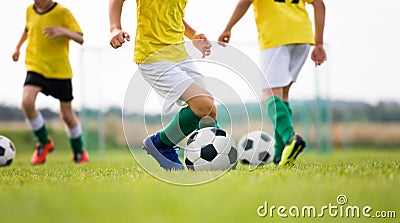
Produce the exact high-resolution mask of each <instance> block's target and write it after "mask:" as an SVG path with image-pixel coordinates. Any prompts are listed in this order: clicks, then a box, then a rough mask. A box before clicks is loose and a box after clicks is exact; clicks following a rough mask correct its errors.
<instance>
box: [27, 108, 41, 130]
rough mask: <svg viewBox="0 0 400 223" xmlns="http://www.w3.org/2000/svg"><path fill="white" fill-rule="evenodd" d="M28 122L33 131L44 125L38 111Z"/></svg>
mask: <svg viewBox="0 0 400 223" xmlns="http://www.w3.org/2000/svg"><path fill="white" fill-rule="evenodd" d="M28 122H29V124H30V125H31V128H32V130H33V131H37V130H39V129H41V128H42V127H43V126H44V118H43V116H42V114H41V113H40V112H38V115H37V116H36V117H35V118H33V119H31V120H28Z"/></svg>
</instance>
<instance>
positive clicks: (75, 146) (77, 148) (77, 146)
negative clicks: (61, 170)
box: [69, 135, 83, 154]
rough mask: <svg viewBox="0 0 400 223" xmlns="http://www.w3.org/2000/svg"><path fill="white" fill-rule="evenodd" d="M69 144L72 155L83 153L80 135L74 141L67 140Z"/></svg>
mask: <svg viewBox="0 0 400 223" xmlns="http://www.w3.org/2000/svg"><path fill="white" fill-rule="evenodd" d="M69 144H70V145H71V148H72V151H73V152H74V154H77V153H83V140H82V135H80V136H79V137H78V138H76V139H72V138H70V139H69Z"/></svg>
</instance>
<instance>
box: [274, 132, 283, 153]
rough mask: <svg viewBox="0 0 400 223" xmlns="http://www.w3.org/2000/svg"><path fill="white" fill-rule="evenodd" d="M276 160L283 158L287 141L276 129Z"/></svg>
mask: <svg viewBox="0 0 400 223" xmlns="http://www.w3.org/2000/svg"><path fill="white" fill-rule="evenodd" d="M274 148H275V153H274V160H281V157H282V152H283V149H284V148H285V143H284V142H283V141H282V138H281V137H280V136H279V134H278V133H277V132H276V131H275V133H274Z"/></svg>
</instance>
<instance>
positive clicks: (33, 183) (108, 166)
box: [0, 149, 400, 223]
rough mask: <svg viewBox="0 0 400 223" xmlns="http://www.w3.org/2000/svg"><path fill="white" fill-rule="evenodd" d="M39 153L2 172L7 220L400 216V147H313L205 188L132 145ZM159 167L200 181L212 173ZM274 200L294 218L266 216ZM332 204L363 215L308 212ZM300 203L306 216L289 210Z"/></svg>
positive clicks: (1, 208)
mask: <svg viewBox="0 0 400 223" xmlns="http://www.w3.org/2000/svg"><path fill="white" fill-rule="evenodd" d="M30 155H31V154H30V152H29V153H28V152H25V151H22V152H19V153H17V156H16V159H15V160H14V163H13V164H12V165H11V166H10V167H5V168H0V219H1V220H0V222H41V223H45V222H60V223H61V222H185V223H187V222H400V217H399V216H397V215H399V214H400V194H399V192H398V191H399V186H400V174H399V172H400V169H399V168H400V152H399V150H383V151H379V150H362V149H357V150H356V149H354V150H340V149H337V150H335V152H333V153H332V154H330V155H321V154H315V153H312V152H307V153H304V154H302V156H301V157H300V159H299V161H298V163H297V165H296V166H295V167H292V168H290V169H288V168H283V169H280V168H275V167H270V166H264V167H259V168H257V169H256V170H254V171H249V170H248V167H247V166H243V165H239V166H238V168H237V170H233V171H230V172H228V173H226V174H225V175H223V176H222V177H220V178H218V179H216V180H214V181H211V182H208V183H205V184H200V185H196V186H179V185H173V184H170V183H165V182H163V181H161V180H159V179H157V178H155V177H153V176H152V175H150V174H148V173H147V172H146V171H144V170H143V169H142V168H141V167H140V166H139V165H138V164H137V163H136V162H135V160H134V159H133V158H132V155H131V154H130V152H129V150H128V149H125V150H107V151H106V152H105V154H103V155H102V156H101V157H100V156H99V155H98V153H96V152H92V154H91V162H90V163H89V164H87V165H74V164H73V163H72V162H71V161H70V154H69V153H67V151H61V150H60V151H55V152H54V153H53V154H51V155H50V156H49V157H48V161H47V163H46V164H45V165H42V166H34V167H33V166H31V165H30V164H29V159H30ZM138 156H141V155H140V154H139V155H138ZM154 171H155V172H157V174H160V175H163V176H166V177H167V178H168V177H171V178H173V177H176V176H177V177H182V176H184V177H185V178H187V179H193V180H195V179H198V178H201V177H204V176H207V175H209V174H210V172H192V171H185V172H168V173H167V172H164V171H162V170H154ZM211 174H212V173H211ZM339 195H345V196H346V198H347V204H344V205H339V204H338V202H337V197H338V196H339ZM265 202H267V203H268V208H267V209H270V208H271V206H276V207H279V206H284V207H286V208H287V210H286V211H285V212H284V213H285V214H287V215H288V217H287V218H283V217H280V216H279V215H278V211H277V210H276V209H277V208H275V209H274V210H273V212H272V214H273V216H271V215H270V213H271V212H268V213H267V216H266V217H264V218H262V217H260V216H259V215H258V214H257V209H258V208H259V207H260V206H262V205H265ZM329 205H331V206H337V207H338V209H337V211H340V209H339V208H340V207H342V210H346V207H348V206H357V207H359V209H360V212H361V213H360V217H352V216H351V215H350V216H349V217H346V215H345V214H344V212H342V216H343V217H340V215H341V214H340V212H337V216H336V217H334V216H333V215H334V212H333V215H331V214H329V211H328V210H325V212H324V216H322V217H318V216H317V217H308V216H305V217H302V215H301V214H302V213H301V210H302V208H303V207H304V206H314V207H315V208H316V210H317V213H316V214H317V215H318V214H320V213H321V211H320V210H321V208H322V207H323V206H329ZM293 206H296V207H297V208H298V209H299V217H293V216H291V214H290V213H289V209H290V208H291V207H293ZM364 206H370V207H371V208H372V210H371V211H370V212H369V214H370V215H371V218H367V217H365V216H363V215H362V208H363V207H364ZM292 211H295V209H293V208H292ZM377 211H387V212H379V213H385V214H386V215H389V214H390V215H393V212H389V211H395V212H396V213H395V214H396V218H393V217H392V218H385V219H384V218H376V217H372V216H375V215H376V213H377ZM263 212H265V209H260V213H263ZM292 213H293V214H296V213H295V212H292ZM304 213H305V214H307V213H308V212H304ZM310 213H311V214H312V212H310ZM349 213H350V212H349Z"/></svg>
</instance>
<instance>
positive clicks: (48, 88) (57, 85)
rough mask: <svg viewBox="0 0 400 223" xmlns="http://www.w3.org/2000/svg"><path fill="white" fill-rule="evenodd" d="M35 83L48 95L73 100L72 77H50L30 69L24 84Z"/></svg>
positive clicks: (34, 84) (62, 99) (61, 99)
mask: <svg viewBox="0 0 400 223" xmlns="http://www.w3.org/2000/svg"><path fill="white" fill-rule="evenodd" d="M26 85H33V86H37V87H40V88H42V90H41V92H42V93H43V94H45V95H47V96H49V95H50V96H53V97H54V98H57V99H58V100H60V101H66V102H68V101H72V99H74V97H73V96H72V81H71V79H50V78H45V77H43V76H42V75H41V74H38V73H36V72H33V71H28V72H27V74H26V79H25V83H24V86H26Z"/></svg>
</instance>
